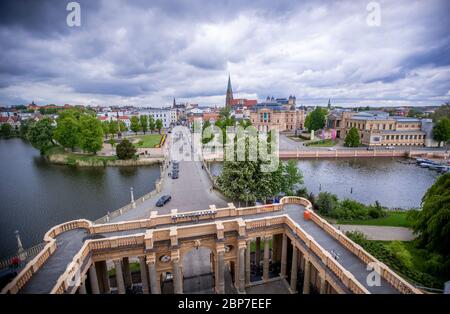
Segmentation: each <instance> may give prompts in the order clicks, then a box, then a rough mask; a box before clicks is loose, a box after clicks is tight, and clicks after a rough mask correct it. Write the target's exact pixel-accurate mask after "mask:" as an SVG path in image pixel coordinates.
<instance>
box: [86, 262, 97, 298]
mask: <svg viewBox="0 0 450 314" xmlns="http://www.w3.org/2000/svg"><path fill="white" fill-rule="evenodd" d="M89 282H90V284H91V292H92V294H99V293H100V288H99V286H98V278H97V271H96V269H95V264H94V263H92V265H91V267H89Z"/></svg>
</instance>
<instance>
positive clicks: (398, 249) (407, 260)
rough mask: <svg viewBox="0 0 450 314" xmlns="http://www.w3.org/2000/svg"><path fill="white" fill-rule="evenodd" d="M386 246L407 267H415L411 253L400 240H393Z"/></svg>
mask: <svg viewBox="0 0 450 314" xmlns="http://www.w3.org/2000/svg"><path fill="white" fill-rule="evenodd" d="M386 248H387V249H388V250H389V251H391V253H392V254H393V255H394V256H395V257H396V258H397V259H398V260H399V261H400V262H401V263H402V264H403V266H405V267H407V268H411V267H413V262H412V256H411V253H409V251H408V250H407V249H406V248H405V246H404V245H403V243H401V242H400V241H392V242H391V243H389V244H387V245H386Z"/></svg>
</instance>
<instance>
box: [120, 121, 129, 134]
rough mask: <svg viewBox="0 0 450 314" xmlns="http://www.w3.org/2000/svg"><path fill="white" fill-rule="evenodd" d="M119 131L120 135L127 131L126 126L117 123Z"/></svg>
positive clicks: (122, 123) (121, 122)
mask: <svg viewBox="0 0 450 314" xmlns="http://www.w3.org/2000/svg"><path fill="white" fill-rule="evenodd" d="M119 131H120V133H122V132H126V131H128V127H127V124H126V123H125V122H123V121H120V122H119Z"/></svg>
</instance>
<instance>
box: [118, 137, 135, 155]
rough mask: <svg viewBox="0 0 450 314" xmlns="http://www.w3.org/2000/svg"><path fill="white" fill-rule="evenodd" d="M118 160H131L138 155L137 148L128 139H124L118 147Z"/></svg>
mask: <svg viewBox="0 0 450 314" xmlns="http://www.w3.org/2000/svg"><path fill="white" fill-rule="evenodd" d="M116 154H117V158H119V159H131V158H133V157H134V155H135V154H136V148H135V147H134V145H133V144H131V142H130V141H129V140H127V139H123V140H122V141H121V142H120V143H119V144H117V147H116Z"/></svg>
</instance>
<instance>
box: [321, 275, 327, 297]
mask: <svg viewBox="0 0 450 314" xmlns="http://www.w3.org/2000/svg"><path fill="white" fill-rule="evenodd" d="M319 276H320V294H326V293H327V281H326V279H325V275H319Z"/></svg>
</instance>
